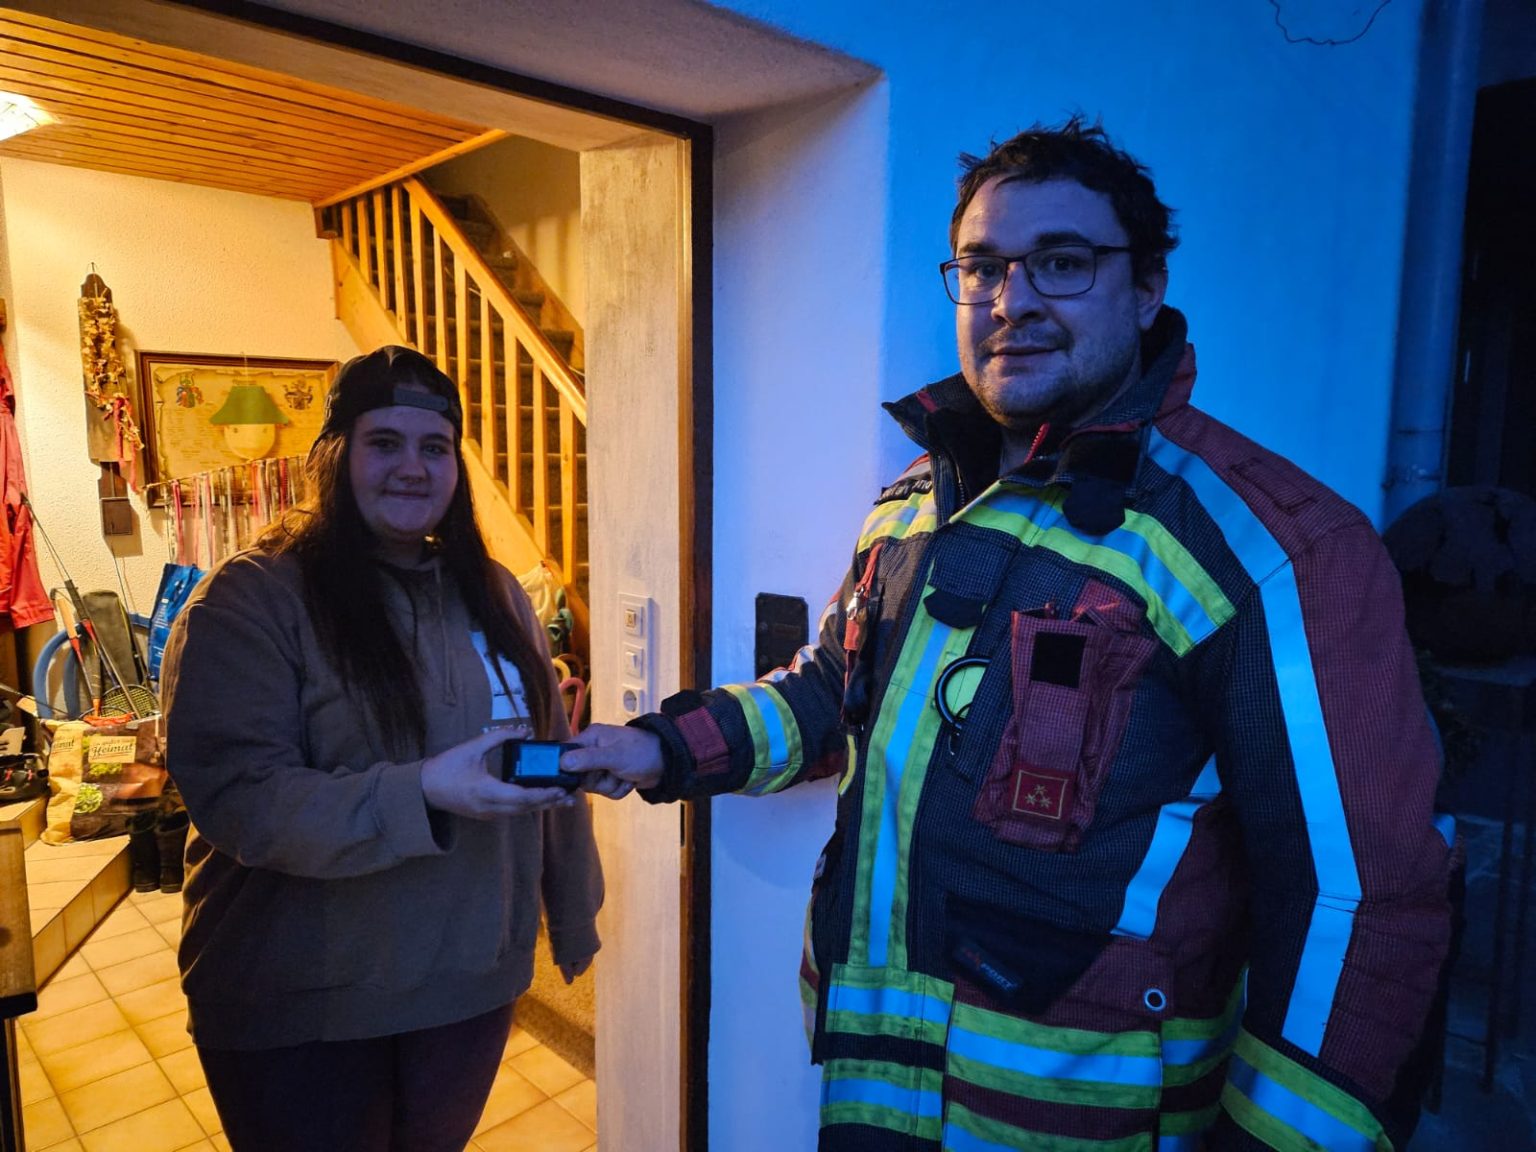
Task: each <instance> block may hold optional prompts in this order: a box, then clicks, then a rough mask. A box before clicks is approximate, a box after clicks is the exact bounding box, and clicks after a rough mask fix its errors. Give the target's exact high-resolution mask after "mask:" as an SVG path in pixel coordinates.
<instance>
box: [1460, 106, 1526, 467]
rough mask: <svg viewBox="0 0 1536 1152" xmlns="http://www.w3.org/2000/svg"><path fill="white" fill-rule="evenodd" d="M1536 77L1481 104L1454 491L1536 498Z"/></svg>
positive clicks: (1472, 178)
mask: <svg viewBox="0 0 1536 1152" xmlns="http://www.w3.org/2000/svg"><path fill="white" fill-rule="evenodd" d="M1532 124H1536V78H1533V79H1528V80H1519V81H1516V82H1514V83H1510V84H1500V85H1497V86H1494V87H1490V88H1484V89H1483V90H1482V91H1481V92H1480V93H1479V94H1478V99H1477V113H1476V119H1475V121H1474V124H1473V131H1472V162H1471V170H1470V173H1469V177H1468V186H1467V223H1466V238H1465V243H1466V247H1465V251H1466V256H1465V260H1464V263H1463V271H1462V309H1461V341H1460V348H1459V355H1458V358H1457V374H1456V385H1455V391H1454V395H1453V400H1452V406H1451V431H1450V446H1449V459H1448V461H1447V477H1446V479H1447V482H1448V483H1449V484H1452V485H1461V484H1496V485H1498V486H1500V487H1503V488H1510V489H1513V490H1514V491H1517V492H1522V493H1524V494H1526V495H1528V496H1536V277H1533V276H1532V275H1531V270H1532V269H1533V268H1536V150H1533V149H1532V148H1531V144H1530V129H1531V125H1532Z"/></svg>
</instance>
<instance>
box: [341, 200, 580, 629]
mask: <svg viewBox="0 0 1536 1152" xmlns="http://www.w3.org/2000/svg"><path fill="white" fill-rule="evenodd" d="M325 213H326V227H325V231H326V234H328V235H330V236H331V237H333V240H334V243H336V244H337V245H339V246H340V247H341V249H342V251H343V252H344V253H345V259H346V260H348V261H350V262H351V263H352V266H353V267H355V269H356V271H357V273H358V274H359V275H360V276H361V278H362V281H363V282H365V283H366V285H367V289H366V290H367V291H371V293H372V295H373V297H374V299H375V300H376V302H377V304H378V305H379V306H381V307H382V308H383V309H384V310H385V312H387V313H389V314H390V315H391V317H392V322H393V325H394V327H395V329H396V330H397V331H398V333H399V337H400V339H401V340H402V341H405V342H408V343H411V344H413V345H414V346H415V347H416V348H417V349H419V350H420V351H421V352H423V353H424V354H426V355H428V356H431V357H432V358H433V361H434V362H435V363H436V364H437V366H438V367H439V368H440V369H442V370H443V372H444V373H445V374H446V375H448V376H449V377H450V378H451V379H453V380H454V381H455V383H457V385H458V387H459V395H460V400H461V403H462V404H463V407H464V416H465V427H464V434H465V439H466V441H467V443H466V446H465V447H466V454H471V453H472V454H473V457H474V459H475V462H476V463H477V464H478V465H479V466H481V467H482V468H483V469H484V472H485V474H486V475H488V476H489V477H490V478H491V481H492V482H493V483H494V484H495V485H496V488H497V492H498V494H499V496H500V497H501V498H502V499H505V501H506V502H507V504H508V506H509V509H510V512H511V514H512V515H513V516H515V517H516V518H518V519H519V520H520V521H521V523H522V524H523V525H524V526H525V528H526V531H527V535H528V537H529V538H530V539H531V541H532V544H533V546H534V547H536V548H537V550H538V552H539V553H540V554H541V555H542V556H543V557H544V558H545V559H546V560H548V561H549V562H550V563H551V565H552V566H553V567H554V568H555V570H556V571H557V572H559V574H560V576H561V578H562V581H563V582H564V584H565V585H566V589H567V594H568V599H569V600H570V602H571V607H572V609H573V612H574V613H575V614H576V615H577V617H578V620H579V622H581V623H584V617H585V604H584V603H582V602H581V597H580V594H579V589H578V584H579V583H584V570H585V569H584V566H585V563H586V538H585V537H586V532H585V528H586V525H585V522H584V517H583V515H582V511H581V507H580V503H579V501H580V500H581V499H582V497H583V485H582V483H581V480H580V478H579V475H578V470H579V468H580V467H581V464H582V460H581V454H582V451H583V449H582V438H583V437H584V435H585V426H586V422H587V399H586V392H585V388H584V386H583V384H582V381H581V379H580V377H579V376H578V375H577V374H576V373H575V372H574V371H573V370H572V369H571V367H570V365H569V364H568V363H567V362H566V360H565V357H564V355H563V354H562V353H561V352H560V351H559V350H558V349H557V348H556V347H555V345H554V344H553V343H552V342H551V341H550V339H549V337H548V336H547V335H546V334H545V332H544V330H543V329H542V328H540V327H539V325H538V324H537V323H536V322H535V319H534V318H533V317H531V316H530V315H529V314H528V313H527V312H526V311H525V310H524V308H523V307H522V305H521V304H519V303H518V301H517V299H516V298H515V297H514V296H513V294H512V292H511V291H510V290H509V289H508V287H507V286H506V284H504V283H503V282H502V279H501V277H500V276H499V275H498V274H497V273H496V271H495V270H494V269H493V268H492V267H491V266H490V264H489V263H487V261H486V258H485V257H484V256H483V255H482V254H481V253H480V251H479V250H478V248H476V246H475V244H474V243H473V242H472V241H471V240H470V239H469V237H468V236H466V235H465V234H464V231H463V228H462V226H461V225H460V223H459V221H458V220H456V219H455V218H454V216H453V215H452V214H451V213H450V212H449V211H448V210H447V208H446V207H445V206H444V205H443V204H442V202H441V201H439V200H438V198H437V197H436V196H435V195H433V193H432V192H431V190H430V189H428V188H427V186H426V185H425V184H423V183H422V182H421V181H419V180H416V179H409V178H408V179H404V180H401V181H399V182H397V183H394V184H391V185H389V186H387V187H372V188H368V189H366V190H363V191H361V192H360V194H359V195H357V196H354V197H352V198H351V199H349V200H346V201H344V202H341V203H338V204H335V205H332V206H330V207H328V208H326V209H325ZM476 325H478V327H479V330H478V332H475V331H474V330H473V329H474V327H475V326H476ZM477 365H478V368H477ZM525 414H527V423H526V424H525V423H524V419H525Z"/></svg>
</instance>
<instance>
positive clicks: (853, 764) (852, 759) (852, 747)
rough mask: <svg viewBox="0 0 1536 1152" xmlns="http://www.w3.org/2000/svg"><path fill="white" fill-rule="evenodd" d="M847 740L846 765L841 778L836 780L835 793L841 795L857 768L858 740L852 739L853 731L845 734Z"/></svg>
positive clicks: (846, 789) (846, 788) (851, 781)
mask: <svg viewBox="0 0 1536 1152" xmlns="http://www.w3.org/2000/svg"><path fill="white" fill-rule="evenodd" d="M846 739H847V741H848V766H847V767H846V768H844V769H843V778H842V779H841V780H839V781H838V782H837V794H838V795H839V796H841V795H842V794H843V793H844V792H846V791H848V785H850V784H852V783H853V778H854V776H855V774H857V772H858V770H859V742H858V741H857V740H855V739H854V736H853V733H852V732H849V733H848V734H847V736H846Z"/></svg>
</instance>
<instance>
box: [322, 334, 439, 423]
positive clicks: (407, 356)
mask: <svg viewBox="0 0 1536 1152" xmlns="http://www.w3.org/2000/svg"><path fill="white" fill-rule="evenodd" d="M423 388H425V389H427V391H425V392H423V391H422V389H423ZM396 405H404V406H406V407H409V408H425V409H426V410H427V411H429V412H436V413H437V414H438V415H440V416H442V417H443V419H445V420H447V421H448V423H450V424H452V425H453V430H454V432H455V433H458V434H462V433H463V431H464V413H463V410H462V409H461V408H460V407H459V390H458V387H457V386H456V385H455V384H454V382H453V381H452V380H450V379H449V378H448V377H447V376H446V375H444V374H443V373H442V371H441V370H439V368H438V367H437V365H436V364H434V363H432V361H431V360H429V359H428V358H427V357H425V356H423V355H422V354H421V353H420V352H418V351H416V349H414V348H404V347H401V346H400V345H398V344H386V345H384V347H382V348H376V349H374V350H373V351H372V352H366V353H364V354H363V355H361V356H354V357H353V358H352V359H350V360H348V361H347V362H346V363H345V364H343V365H342V366H341V368H340V369H339V370H338V371H337V373H336V379H334V380H332V381H331V391H330V393H329V394H328V395H327V396H326V398H325V423H324V424H322V425H321V426H320V433H319V435H318V436H316V437H315V441H316V443H319V442H320V441H321V440H325V439H328V438H330V437H333V436H344V435H346V433H347V430H348V429H349V428H351V427H352V422H353V421H354V420H356V419H357V418H358V417H359V416H361V415H362V414H363V413H364V412H371V411H373V410H374V409H375V408H392V407H395V406H396Z"/></svg>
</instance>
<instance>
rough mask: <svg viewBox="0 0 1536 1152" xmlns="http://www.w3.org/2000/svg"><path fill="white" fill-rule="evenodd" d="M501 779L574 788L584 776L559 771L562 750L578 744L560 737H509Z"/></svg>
mask: <svg viewBox="0 0 1536 1152" xmlns="http://www.w3.org/2000/svg"><path fill="white" fill-rule="evenodd" d="M501 747H502V758H501V778H502V779H503V780H507V781H510V782H511V783H513V784H522V785H525V786H527V787H530V788H535V787H536V788H567V789H570V788H575V787H577V786H578V785H579V784H580V783H581V777H579V776H577V775H575V774H574V773H571V772H562V771H560V753H562V752H564V751H565V750H566V749H567V748H575V747H576V745H575V744H566V743H562V742H560V741H558V740H509V741H507V742H506V743H505V744H503V745H502V746H501Z"/></svg>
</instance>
